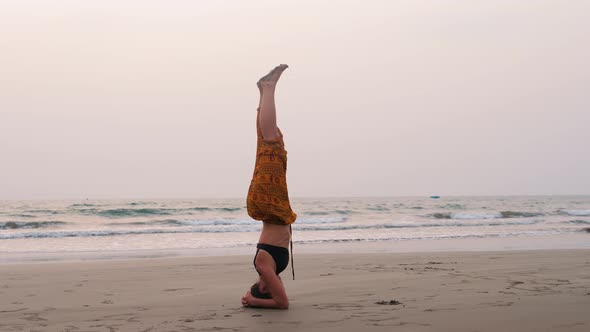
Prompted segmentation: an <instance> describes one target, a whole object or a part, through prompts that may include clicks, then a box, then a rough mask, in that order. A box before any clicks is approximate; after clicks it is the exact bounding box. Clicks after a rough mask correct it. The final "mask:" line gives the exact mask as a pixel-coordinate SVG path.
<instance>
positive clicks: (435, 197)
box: [430, 196, 440, 199]
mask: <svg viewBox="0 0 590 332" xmlns="http://www.w3.org/2000/svg"><path fill="white" fill-rule="evenodd" d="M430 198H434V199H437V198H440V196H430Z"/></svg>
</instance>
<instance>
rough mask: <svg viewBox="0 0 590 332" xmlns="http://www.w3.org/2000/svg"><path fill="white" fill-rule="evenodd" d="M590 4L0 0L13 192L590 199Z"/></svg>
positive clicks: (1, 186) (3, 146) (3, 114)
mask: <svg viewBox="0 0 590 332" xmlns="http://www.w3.org/2000/svg"><path fill="white" fill-rule="evenodd" d="M589 12H590V1H585V0H578V1H576V0H570V1H556V0H553V1H548V0H519V1H514V0H509V1H504V0H494V1H489V0H456V1H452V0H447V1H443V0H440V1H436V0H432V1H417V0H406V1H402V0H364V1H343V0H340V1H334V0H288V1H287V0H282V1H276V0H249V1H237V0H236V1H231V0H227V1H221V0H217V1H215V0H199V1H188V0H186V1H179V0H178V1H170V0H166V1H164V0H162V1H150V0H147V1H146V0H136V1H133V0H116V1H110V0H107V1H105V0H102V1H74V0H72V1H66V0H54V1H30V0H8V1H7V0H1V1H0V199H62V198H68V199H84V198H200V197H244V196H245V194H246V192H247V189H248V184H249V181H250V176H251V174H252V169H253V165H254V151H255V139H256V136H255V127H254V126H255V115H256V106H257V102H258V95H257V94H258V91H257V89H256V86H255V82H256V81H257V79H258V78H259V77H260V76H262V75H264V74H265V73H266V72H267V71H268V70H269V69H270V68H272V67H273V66H275V65H277V64H279V63H287V64H289V65H290V68H289V69H288V70H287V71H286V72H285V74H284V75H283V78H282V81H281V82H280V83H279V87H278V92H277V93H278V95H277V109H278V122H279V126H280V127H281V129H282V130H283V132H284V134H285V141H286V145H287V150H288V151H289V169H288V174H287V175H288V183H289V189H290V194H291V196H292V197H309V196H398V195H433V194H437V195H510V194H517V195H518V194H548V195H551V194H590V148H589V147H590V65H589V63H588V59H590V43H589V39H588V38H589V37H588V36H589V34H590V20H589V19H588V13H589Z"/></svg>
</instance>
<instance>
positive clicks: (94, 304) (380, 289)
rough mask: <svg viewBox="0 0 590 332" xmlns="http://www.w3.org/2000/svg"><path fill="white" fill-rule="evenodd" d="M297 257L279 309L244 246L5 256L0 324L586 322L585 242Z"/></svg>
mask: <svg viewBox="0 0 590 332" xmlns="http://www.w3.org/2000/svg"><path fill="white" fill-rule="evenodd" d="M295 258H296V260H295V267H296V271H295V272H296V277H297V280H295V281H292V280H289V279H290V278H289V275H290V271H289V270H286V271H285V273H284V276H283V279H284V281H285V284H286V287H287V292H288V294H289V297H290V300H291V307H290V309H289V310H283V311H281V310H264V309H253V308H242V307H241V305H240V297H241V296H242V295H243V293H244V292H245V291H246V289H247V288H248V287H249V285H250V284H251V283H252V282H253V281H254V279H255V277H256V273H255V272H254V270H253V268H252V264H251V261H252V256H227V257H195V258H190V257H187V258H165V259H136V260H111V261H91V262H60V263H36V264H3V265H0V331H2V332H7V331H108V332H111V331H146V332H147V331H167V332H168V331H277V332H278V331H339V332H342V331H494V332H497V331H536V332H538V331H590V250H550V251H547V250H536V251H500V252H444V253H403V254H345V255H344V254H340V255H339V254H306V255H304V254H300V255H297V256H296V257H295ZM396 301H399V302H400V304H396V303H397V302H396Z"/></svg>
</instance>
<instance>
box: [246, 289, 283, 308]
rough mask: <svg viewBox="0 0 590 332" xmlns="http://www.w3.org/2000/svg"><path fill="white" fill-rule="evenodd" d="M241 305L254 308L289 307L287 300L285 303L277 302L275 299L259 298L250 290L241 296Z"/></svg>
mask: <svg viewBox="0 0 590 332" xmlns="http://www.w3.org/2000/svg"><path fill="white" fill-rule="evenodd" d="M242 305H243V306H244V307H255V308H267V309H289V301H288V300H287V302H286V303H277V301H276V300H275V299H274V298H272V299H259V298H256V297H254V296H252V294H250V291H248V292H246V295H244V297H242Z"/></svg>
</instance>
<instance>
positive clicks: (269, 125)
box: [257, 65, 288, 141]
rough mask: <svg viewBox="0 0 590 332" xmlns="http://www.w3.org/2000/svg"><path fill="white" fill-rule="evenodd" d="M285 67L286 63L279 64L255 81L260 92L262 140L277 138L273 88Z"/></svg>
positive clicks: (259, 119)
mask: <svg viewBox="0 0 590 332" xmlns="http://www.w3.org/2000/svg"><path fill="white" fill-rule="evenodd" d="M287 68H288V66H287V65H279V66H277V67H275V68H274V69H273V70H271V71H270V73H268V74H267V75H266V76H264V77H262V78H261V79H260V80H259V81H258V83H257V84H258V88H259V89H260V93H261V98H260V105H259V109H260V112H259V114H258V122H259V125H260V129H261V132H262V137H263V138H264V140H268V141H272V140H276V139H277V138H279V131H278V130H277V113H276V107H275V89H276V86H277V82H278V81H279V78H280V77H281V74H282V73H283V71H285V69H287Z"/></svg>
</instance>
